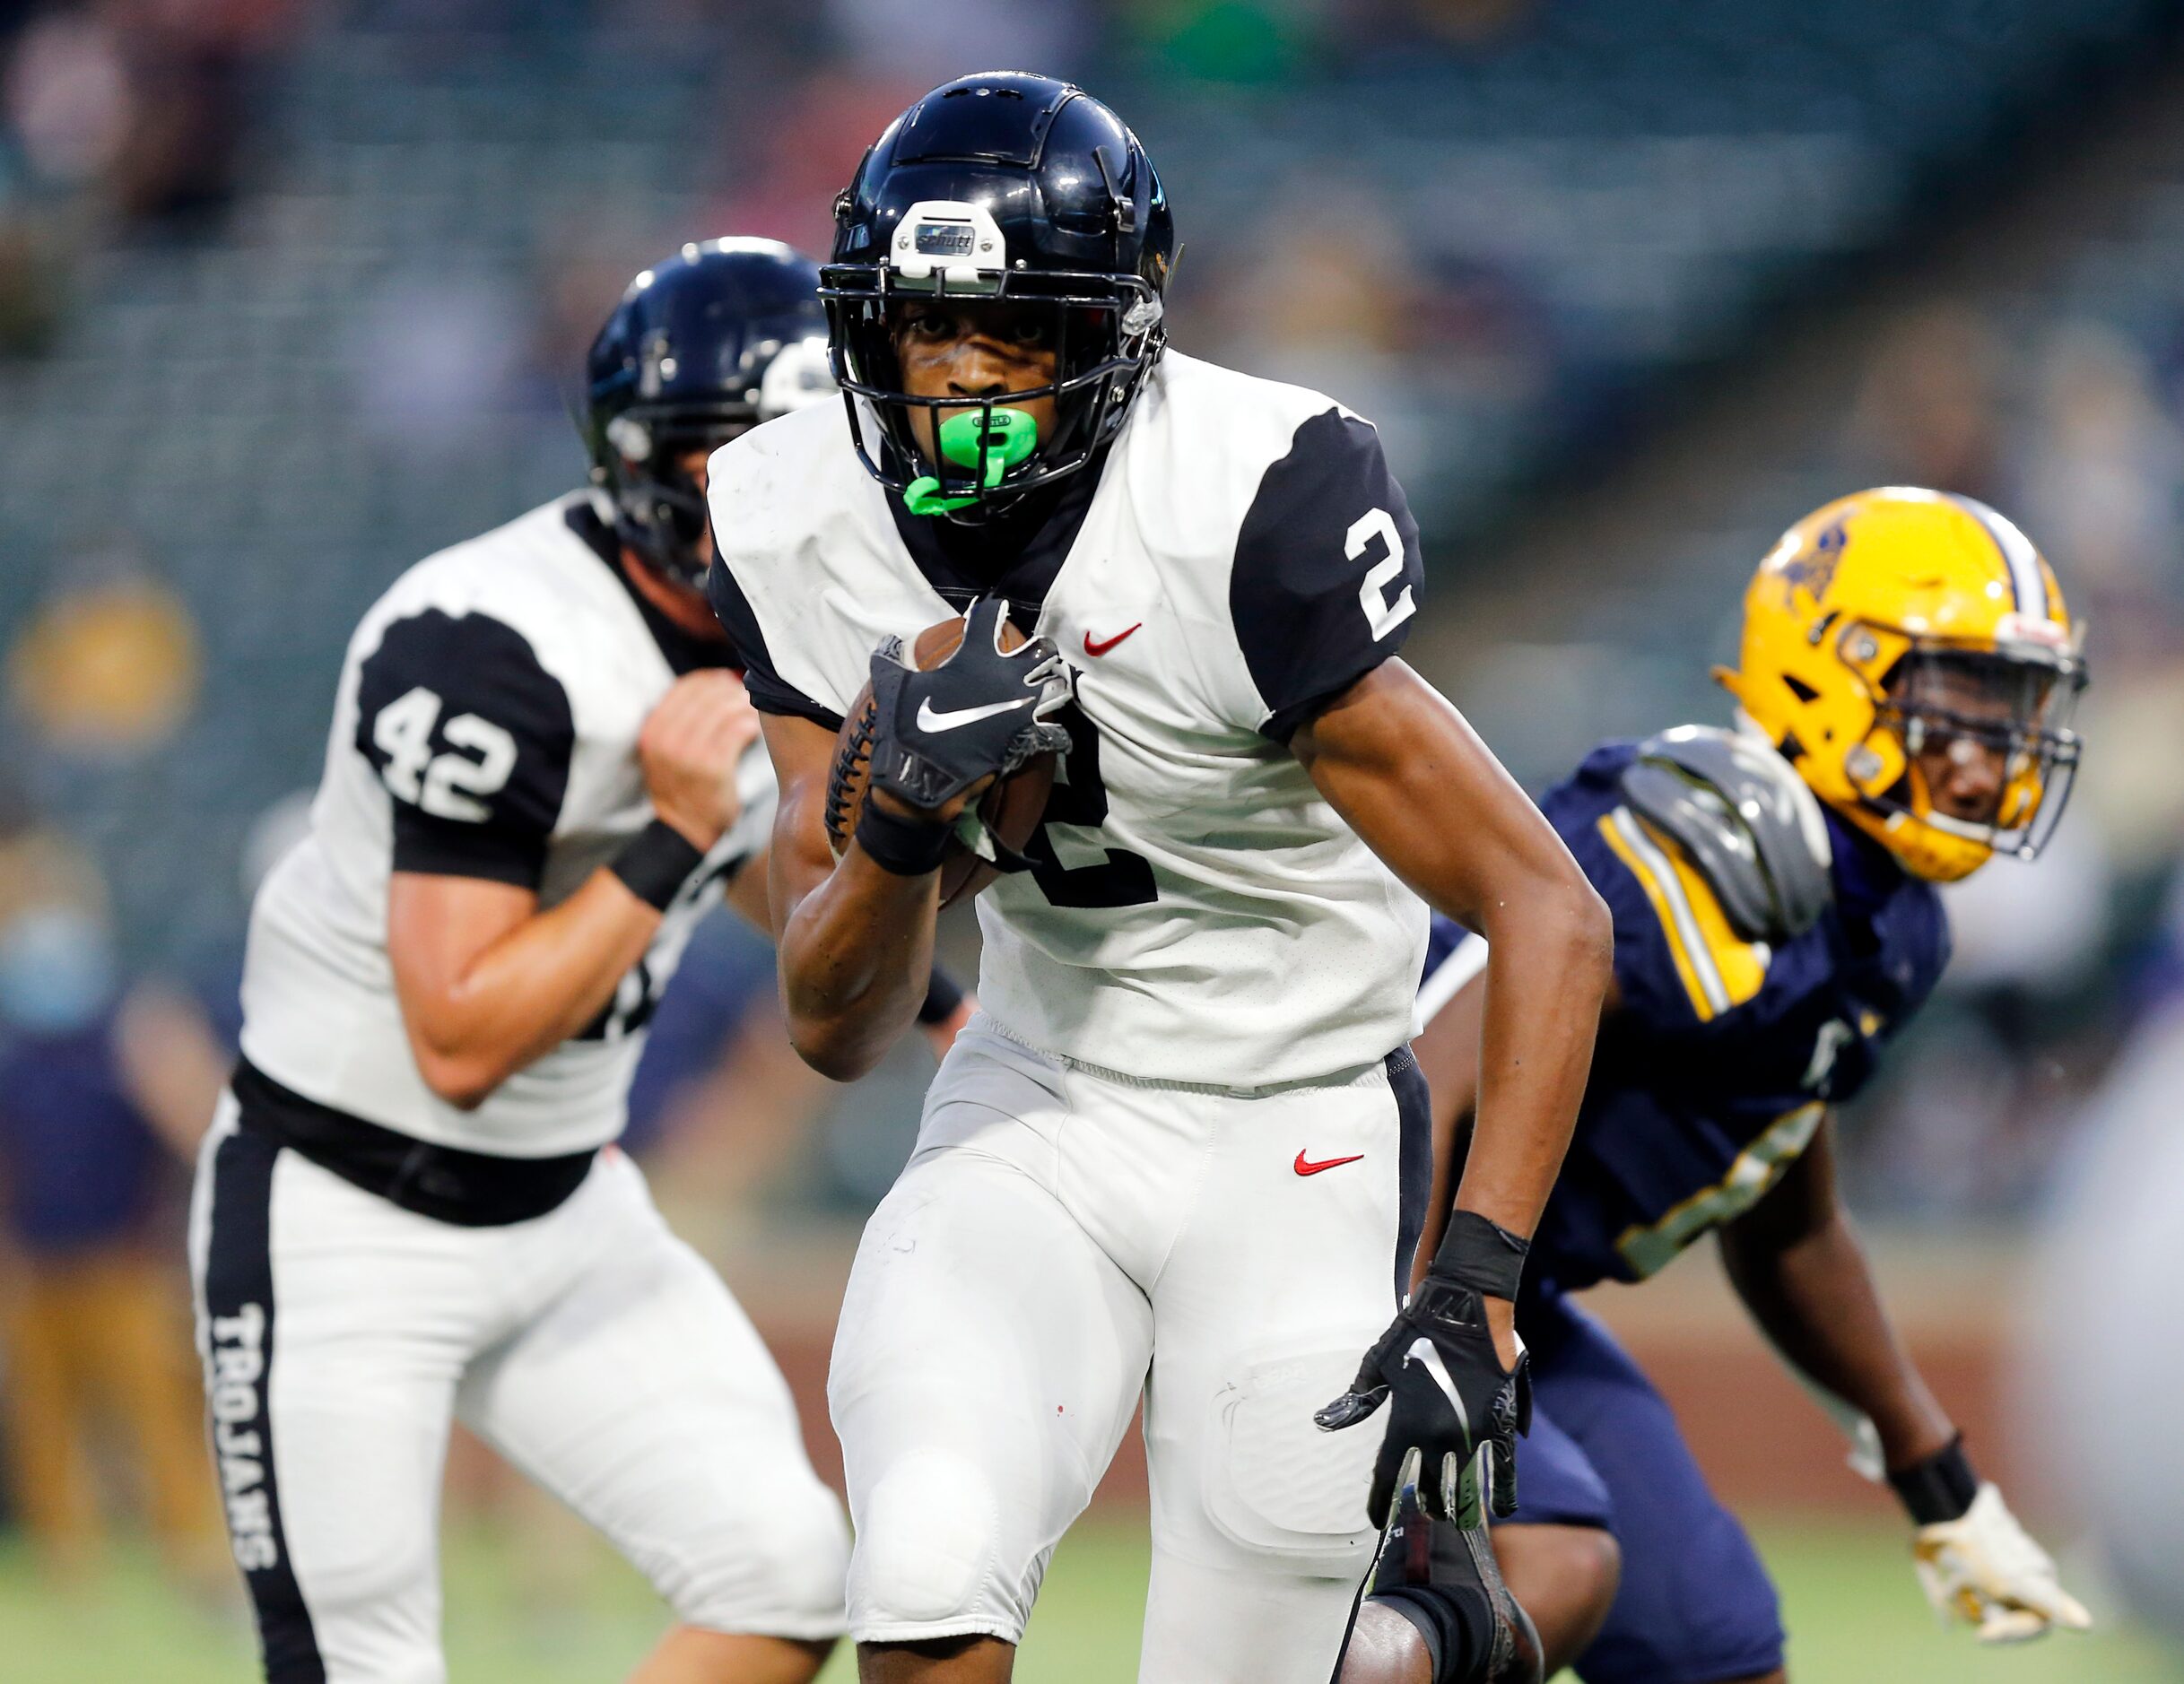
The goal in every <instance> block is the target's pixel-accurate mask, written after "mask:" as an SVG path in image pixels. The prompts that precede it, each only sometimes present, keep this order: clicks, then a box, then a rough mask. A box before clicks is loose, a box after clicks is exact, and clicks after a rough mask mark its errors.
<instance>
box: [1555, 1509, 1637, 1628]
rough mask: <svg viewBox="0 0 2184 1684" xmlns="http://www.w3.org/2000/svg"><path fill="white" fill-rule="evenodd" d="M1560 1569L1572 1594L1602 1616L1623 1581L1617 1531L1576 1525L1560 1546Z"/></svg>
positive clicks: (1576, 1599)
mask: <svg viewBox="0 0 2184 1684" xmlns="http://www.w3.org/2000/svg"><path fill="white" fill-rule="evenodd" d="M1555 1555H1556V1571H1557V1573H1558V1575H1560V1576H1561V1578H1562V1583H1564V1584H1567V1585H1568V1586H1569V1587H1570V1597H1571V1601H1572V1602H1579V1603H1581V1604H1582V1605H1583V1606H1584V1607H1586V1608H1587V1609H1588V1610H1595V1611H1597V1614H1598V1616H1599V1618H1601V1619H1606V1618H1607V1610H1608V1609H1609V1607H1610V1606H1611V1605H1612V1604H1613V1603H1614V1601H1615V1593H1616V1591H1617V1590H1618V1589H1619V1588H1620V1587H1621V1586H1622V1584H1623V1546H1622V1545H1620V1544H1618V1543H1617V1542H1616V1541H1615V1535H1614V1533H1613V1532H1609V1531H1607V1530H1606V1529H1605V1527H1600V1526H1572V1527H1571V1528H1569V1532H1568V1536H1566V1537H1565V1538H1563V1539H1562V1540H1560V1541H1558V1543H1557V1546H1556V1550H1555Z"/></svg>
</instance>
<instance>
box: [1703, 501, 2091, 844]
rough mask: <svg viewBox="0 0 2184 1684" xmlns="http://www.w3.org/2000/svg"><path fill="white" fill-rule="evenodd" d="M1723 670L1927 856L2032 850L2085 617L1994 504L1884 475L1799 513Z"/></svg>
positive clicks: (2054, 768)
mask: <svg viewBox="0 0 2184 1684" xmlns="http://www.w3.org/2000/svg"><path fill="white" fill-rule="evenodd" d="M1715 676H1716V677H1717V678H1718V679H1719V680H1720V681H1721V682H1722V684H1723V686H1724V687H1725V688H1726V689H1727V690H1728V691H1729V692H1730V694H1731V695H1733V696H1735V697H1736V699H1737V702H1738V704H1739V705H1740V706H1741V707H1742V708H1743V711H1744V713H1745V716H1747V717H1748V718H1749V719H1750V720H1751V721H1752V723H1753V725H1756V726H1757V727H1758V728H1759V730H1761V731H1762V732H1763V733H1765V734H1766V735H1767V736H1768V737H1769V738H1770V739H1771V741H1772V742H1774V744H1775V746H1776V747H1777V748H1778V749H1779V750H1780V751H1782V752H1783V753H1784V754H1785V755H1787V756H1788V758H1789V760H1791V762H1792V763H1793V764H1794V765H1796V767H1797V769H1798V770H1799V771H1800V772H1801V773H1802V774H1803V775H1804V777H1805V782H1806V783H1808V784H1809V785H1811V786H1812V789H1813V793H1814V794H1816V795H1818V796H1819V797H1820V799H1821V800H1823V801H1824V802H1826V803H1828V804H1829V805H1830V806H1832V807H1833V808H1834V809H1835V810H1836V811H1837V812H1840V813H1841V814H1842V815H1843V816H1844V817H1845V818H1846V819H1848V820H1849V821H1850V822H1851V823H1853V824H1855V825H1857V826H1858V828H1859V829H1862V830H1865V831H1866V832H1867V833H1868V834H1869V835H1871V836H1873V837H1874V838H1876V839H1877V840H1878V841H1879V842H1880V843H1881V845H1882V846H1884V847H1885V848H1887V849H1888V850H1889V852H1890V853H1892V854H1893V855H1895V856H1896V858H1897V859H1898V860H1899V861H1901V863H1902V864H1903V866H1904V868H1905V869H1906V870H1908V871H1910V872H1913V873H1914V874H1916V875H1918V876H1919V877H1924V878H1928V879H1931V880H1933V881H1939V882H1950V881H1954V880H1956V879H1957V878H1960V877H1963V876H1966V875H1968V874H1969V873H1970V872H1973V871H1976V870H1978V869H1979V867H1980V865H1982V864H1985V863H1986V862H1987V861H1988V859H1989V858H1990V857H1991V856H1992V855H1995V854H1997V853H2001V854H2006V855H2011V856H2013V857H2014V858H2017V859H2027V860H2029V859H2032V857H2034V856H2035V855H2038V854H2039V852H2040V849H2041V848H2042V847H2044V846H2046V845H2047V842H2048V838H2049V837H2050V836H2052V835H2053V834H2054V831H2055V826H2056V824H2057V822H2058V820H2060V819H2061V817H2062V813H2063V807H2064V803H2066V802H2067V800H2068V798H2069V794H2070V786H2071V783H2072V782H2073V780H2074V779H2075V775H2076V771H2077V765H2078V754H2079V747H2080V744H2079V740H2078V737H2077V734H2076V733H2075V732H2074V731H2072V730H2071V729H2070V717H2071V714H2072V712H2073V710H2074V709H2075V705H2076V701H2077V695H2078V692H2079V690H2082V689H2084V684H2085V664H2084V658H2083V656H2082V655H2081V654H2080V652H2079V640H2078V634H2077V631H2076V629H2075V628H2074V627H2073V626H2072V624H2071V621H2070V614H2069V611H2068V610H2067V608H2066V607H2065V606H2064V604H2063V595H2062V592H2061V590H2060V589H2059V588H2058V586H2057V585H2056V582H2055V575H2054V573H2053V571H2052V570H2050V569H2049V566H2048V564H2047V562H2046V561H2045V560H2043V559H2042V558H2041V556H2040V552H2039V551H2037V550H2035V549H2034V548H2033V547H2032V542H2031V541H2030V540H2029V539H2027V538H2026V537H2025V535H2024V534H2023V533H2021V532H2019V531H2018V530H2017V528H2016V527H2015V526H2014V525H2011V524H2010V523H2009V522H2008V521H2007V520H2006V519H2004V518H2003V517H2002V516H2000V515H1998V514H1997V513H1996V512H1995V511H1994V510H1993V509H1991V508H1988V507H1987V506H1986V505H1985V504H1983V503H1979V502H1975V501H1973V500H1972V499H1971V498H1968V497H1958V496H1954V495H1953V494H1950V493H1947V492H1941V491H1927V490H1917V489H1914V488H1911V487H1905V486H1890V487H1885V488H1884V489H1882V490H1872V491H1860V492H1858V493H1857V494H1856V495H1855V496H1851V497H1846V498H1841V499H1838V500H1837V501H1835V502H1832V503H1830V504H1828V505H1827V506H1826V507H1825V508H1821V509H1819V510H1817V511H1815V512H1814V513H1813V514H1811V515H1808V516H1805V519H1803V520H1801V521H1799V522H1798V523H1797V525H1795V526H1792V527H1791V528H1790V529H1789V531H1788V532H1787V533H1785V534H1783V535H1782V538H1781V541H1780V542H1779V543H1777V544H1776V545H1775V547H1774V548H1773V550H1771V551H1770V552H1769V553H1768V556H1767V559H1766V560H1763V561H1762V562H1761V563H1760V568H1759V571H1758V572H1757V573H1756V574H1755V575H1753V580H1752V584H1751V586H1750V588H1749V589H1748V590H1747V591H1746V592H1745V623H1744V644H1743V649H1742V652H1741V654H1740V655H1739V658H1738V663H1737V665H1736V670H1735V671H1730V670H1728V669H1726V668H1723V669H1718V670H1717V672H1716V673H1715Z"/></svg>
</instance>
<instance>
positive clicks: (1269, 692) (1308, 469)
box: [1229, 409, 1424, 742]
mask: <svg viewBox="0 0 2184 1684" xmlns="http://www.w3.org/2000/svg"><path fill="white" fill-rule="evenodd" d="M1423 584H1424V572H1423V566H1422V564H1421V561H1420V556H1419V548H1418V523H1417V522H1416V521H1414V520H1413V519H1412V518H1411V509H1410V504H1409V503H1408V502H1407V501H1406V500H1405V498H1404V495H1403V488H1402V487H1401V486H1400V485H1398V484H1397V483H1396V480H1395V476H1394V475H1393V474H1391V473H1389V472H1388V459H1387V458H1386V457H1385V456H1383V455H1382V454H1381V452H1380V436H1379V433H1377V432H1376V431H1374V430H1373V429H1372V427H1371V426H1370V424H1368V423H1367V422H1364V421H1360V420H1358V419H1357V418H1356V417H1355V416H1353V415H1345V414H1344V413H1343V412H1341V411H1340V410H1335V409H1330V410H1327V411H1326V412H1323V413H1321V414H1318V415H1315V416H1313V417H1312V418H1311V420H1310V421H1306V422H1305V423H1304V424H1303V425H1302V426H1301V427H1300V428H1298V429H1297V432H1296V437H1295V438H1294V439H1293V440H1292V443H1291V446H1290V451H1289V454H1288V455H1287V456H1283V458H1282V459H1281V460H1280V461H1278V462H1276V463H1275V464H1273V465H1272V466H1271V467H1269V468H1268V469H1267V470H1266V478H1265V479H1263V480H1261V481H1260V482H1259V488H1258V493H1257V496H1255V497H1254V498H1253V499H1252V500H1251V508H1250V509H1249V512H1248V513H1247V514H1246V515H1245V516H1244V522H1243V525H1242V527H1241V528H1240V531H1239V532H1238V534H1237V539H1236V565H1235V568H1234V569H1233V570H1232V571H1231V574H1230V576H1229V612H1230V616H1231V619H1232V620H1233V621H1234V622H1235V627H1236V638H1237V642H1238V643H1239V644H1240V646H1241V647H1242V648H1243V653H1244V662H1245V664H1246V665H1247V666H1248V667H1249V669H1250V673H1251V681H1252V683H1253V684H1254V685H1256V686H1257V689H1258V693H1259V697H1260V699H1262V700H1263V701H1264V702H1265V703H1266V707H1267V716H1266V720H1265V722H1264V723H1263V724H1262V725H1260V727H1259V728H1260V729H1261V730H1262V731H1264V732H1265V733H1266V734H1267V735H1268V736H1270V737H1272V738H1274V739H1275V741H1276V742H1288V741H1289V739H1290V737H1291V736H1292V734H1293V733H1295V731H1296V729H1297V727H1298V726H1299V725H1302V724H1303V723H1304V722H1305V721H1306V720H1308V719H1310V718H1311V717H1312V716H1313V715H1315V714H1317V713H1318V711H1319V710H1320V709H1321V708H1322V707H1325V706H1326V705H1327V703H1328V702H1330V701H1332V700H1333V699H1335V698H1336V696H1339V695H1340V694H1341V693H1342V692H1343V691H1344V690H1347V689H1349V688H1350V686H1351V685H1353V684H1354V683H1355V682H1357V681H1358V680H1359V679H1361V678H1362V677H1364V675H1365V674H1366V673H1370V672H1371V671H1372V669H1373V668H1374V667H1376V666H1378V665H1379V664H1380V663H1381V662H1383V661H1385V660H1387V659H1388V656H1390V655H1394V654H1395V653H1396V651H1397V649H1399V648H1400V647H1402V646H1403V641H1404V639H1405V638H1407V637H1408V636H1409V635H1410V629H1411V621H1413V619H1414V618H1415V616H1416V613H1417V610H1418V599H1419V596H1420V594H1421V592H1422V590H1423Z"/></svg>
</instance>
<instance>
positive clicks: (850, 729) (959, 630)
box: [826, 615, 1058, 907]
mask: <svg viewBox="0 0 2184 1684" xmlns="http://www.w3.org/2000/svg"><path fill="white" fill-rule="evenodd" d="M962 641H963V621H962V618H961V616H960V615H959V616H957V617H956V618H955V619H953V620H944V621H941V622H940V623H939V624H938V625H936V626H927V628H926V629H924V630H923V631H921V632H919V633H918V639H917V641H916V642H915V643H914V644H912V645H911V647H910V658H911V660H912V662H913V663H914V664H916V665H917V668H918V671H919V672H921V673H927V672H930V671H932V669H933V668H935V667H936V666H938V665H939V664H941V663H942V662H943V661H945V660H946V659H947V658H948V657H949V656H950V655H953V654H954V653H955V652H956V649H957V648H958V647H960V646H961V643H962ZM1023 642H1024V635H1023V633H1022V631H1020V630H1019V629H1017V628H1016V626H1015V625H1014V623H1013V622H1012V621H1002V622H1001V647H1003V648H1004V649H1014V648H1017V647H1021V646H1022V644H1023ZM877 713H878V710H877V708H876V707H874V702H873V699H872V686H871V685H869V684H867V685H866V686H865V688H864V689H863V690H859V691H858V692H857V699H856V700H855V701H854V702H852V703H850V705H849V712H848V717H846V718H845V719H844V720H843V721H842V726H841V731H840V734H839V735H838V736H837V737H836V738H835V741H834V768H833V771H832V774H831V776H830V777H828V779H827V812H826V817H827V840H828V842H829V843H831V845H832V846H833V849H834V856H835V858H837V859H840V857H841V855H842V854H843V852H844V850H846V849H847V848H848V846H849V838H850V837H851V836H852V835H854V834H855V833H856V830H857V816H858V814H860V813H862V812H864V810H865V793H866V788H867V787H868V786H869V785H870V783H871V779H872V738H873V732H874V726H875V725H876V723H877ZM1057 759H1058V757H1057V756H1056V755H1053V754H1035V755H1033V756H1032V757H1031V759H1030V760H1026V761H1025V762H1024V763H1023V764H1022V766H1021V767H1019V768H1017V769H1016V770H1015V771H1014V772H1013V773H1011V774H1010V775H1009V776H1008V777H1004V778H1001V779H1000V780H998V781H997V782H996V783H995V784H994V786H992V787H991V788H989V789H988V791H987V792H986V794H984V795H983V796H982V797H980V799H979V803H978V808H977V815H978V821H979V823H980V824H982V825H984V826H985V827H986V829H987V830H988V832H989V833H990V834H992V835H993V836H995V837H996V838H999V840H1000V841H1001V843H1002V845H1003V846H1005V847H1007V848H1009V849H1011V850H1012V851H1014V852H1017V853H1021V852H1022V850H1023V849H1024V847H1025V846H1028V845H1029V844H1030V842H1031V838H1032V836H1033V834H1034V833H1035V832H1037V830H1038V829H1039V824H1040V820H1041V819H1042V818H1044V817H1045V816H1046V812H1047V797H1048V795H1049V794H1051V793H1052V792H1053V789H1054V777H1055V773H1056V771H1057ZM961 829H962V827H961V826H959V827H958V830H959V834H958V835H957V837H956V838H955V839H954V840H953V841H952V842H950V843H949V845H948V855H947V858H946V859H945V860H944V861H943V862H942V864H941V868H940V904H941V905H942V906H944V907H950V906H953V905H954V904H955V903H956V902H957V901H959V900H963V899H967V898H970V896H972V895H975V894H977V893H978V892H979V890H981V889H983V888H985V887H986V885H987V884H988V883H990V882H991V881H993V880H994V879H995V878H996V877H997V876H999V875H1000V872H999V871H998V870H997V869H996V867H995V866H994V864H993V863H992V862H991V861H990V860H988V859H985V858H983V857H982V856H981V855H979V854H978V853H976V852H974V851H973V850H972V849H971V848H970V846H969V845H967V844H966V843H965V842H964V841H963V840H962V838H961Z"/></svg>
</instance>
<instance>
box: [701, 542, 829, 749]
mask: <svg viewBox="0 0 2184 1684" xmlns="http://www.w3.org/2000/svg"><path fill="white" fill-rule="evenodd" d="M705 595H706V600H707V601H709V603H712V605H713V612H714V613H715V615H717V616H718V618H719V621H720V625H721V629H722V630H724V631H726V632H727V634H728V641H729V642H730V643H732V644H734V645H735V659H736V662H737V663H738V664H740V665H741V666H742V667H743V669H744V690H748V691H749V692H750V694H751V705H752V706H753V707H755V708H757V709H758V710H759V712H761V713H762V714H791V715H794V716H796V717H797V718H799V719H814V720H817V721H818V722H819V723H820V724H821V725H824V726H825V727H826V728H827V729H828V730H829V731H840V729H841V716H840V714H838V713H836V712H835V711H834V710H833V709H832V708H831V707H823V706H822V705H821V704H820V703H818V702H816V701H814V700H813V699H811V698H810V697H809V696H806V695H805V693H804V692H803V691H802V690H798V689H797V688H796V686H795V685H793V684H791V683H789V682H788V681H787V680H786V679H784V678H783V677H782V676H781V675H780V673H778V672H776V671H775V670H774V664H773V656H772V655H771V654H770V652H769V651H768V650H767V647H766V634H765V633H764V632H763V631H761V629H759V623H758V615H757V614H756V613H755V612H753V610H752V607H751V599H750V598H749V597H747V596H745V595H744V591H743V586H740V585H738V584H737V583H736V582H735V575H734V574H733V573H731V572H729V571H728V569H727V566H726V565H725V564H723V563H721V562H719V561H715V562H714V563H713V565H712V566H711V567H709V568H708V569H706V570H705Z"/></svg>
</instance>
